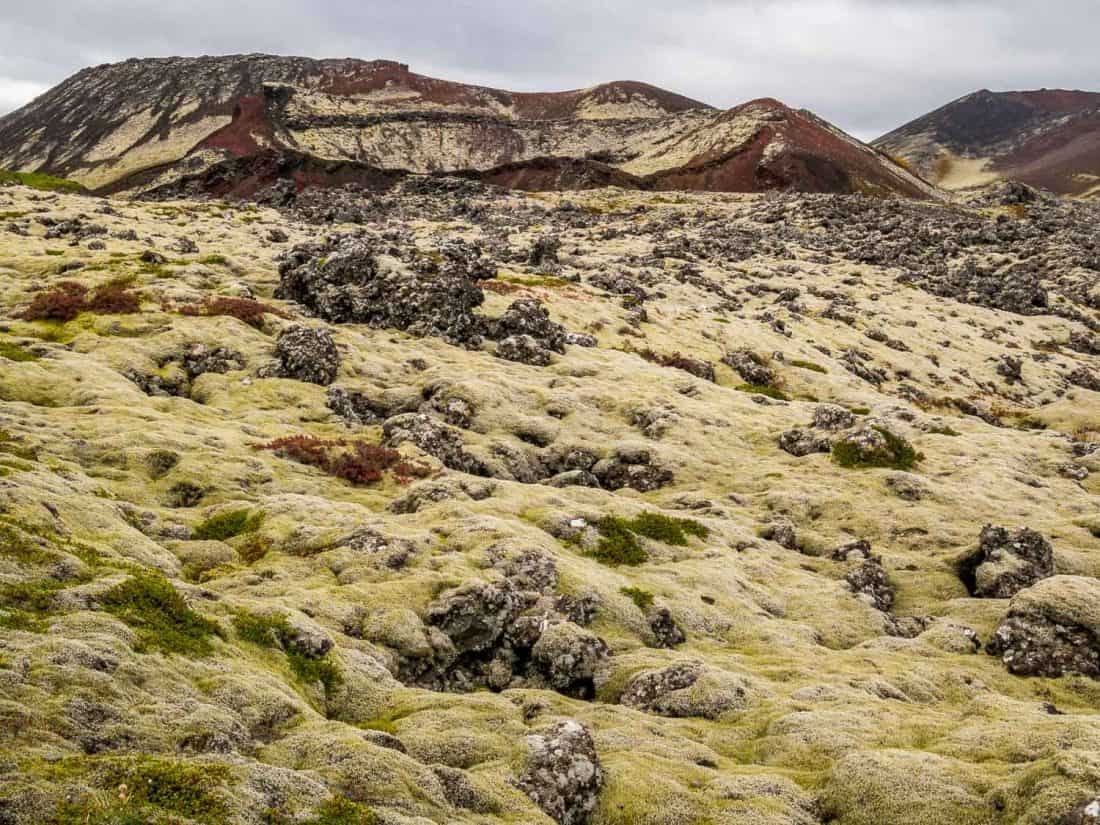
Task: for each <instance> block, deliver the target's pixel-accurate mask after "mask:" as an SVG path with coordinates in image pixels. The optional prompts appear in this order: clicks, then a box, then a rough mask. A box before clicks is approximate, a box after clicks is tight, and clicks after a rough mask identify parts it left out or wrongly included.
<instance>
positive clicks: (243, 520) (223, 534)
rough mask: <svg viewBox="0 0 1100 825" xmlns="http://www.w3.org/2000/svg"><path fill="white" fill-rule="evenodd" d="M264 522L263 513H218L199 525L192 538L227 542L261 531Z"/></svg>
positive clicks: (245, 511)
mask: <svg viewBox="0 0 1100 825" xmlns="http://www.w3.org/2000/svg"><path fill="white" fill-rule="evenodd" d="M263 520H264V514H263V513H262V512H258V513H253V512H252V511H251V510H233V511H230V512H227V513H218V514H217V515H215V516H211V517H210V518H208V519H206V521H203V522H201V523H200V524H198V525H197V526H196V527H195V529H194V530H192V531H191V538H193V539H196V540H199V541H208V540H213V541H225V540H226V539H232V538H236V537H237V536H240V535H243V534H245V533H255V532H256V531H257V530H258V529H260V525H261V524H262V523H263Z"/></svg>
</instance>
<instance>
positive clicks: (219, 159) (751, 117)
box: [0, 55, 937, 197]
mask: <svg viewBox="0 0 1100 825" xmlns="http://www.w3.org/2000/svg"><path fill="white" fill-rule="evenodd" d="M3 167H7V168H11V169H13V170H18V171H26V172H41V173H46V174H50V175H54V176H57V177H62V178H69V179H73V180H75V181H78V182H79V183H81V184H83V185H85V186H87V187H88V188H89V189H93V190H99V191H104V192H119V191H129V192H137V191H154V192H157V193H164V192H165V191H166V190H167V191H172V192H178V191H179V187H180V185H181V182H182V183H184V184H186V185H190V186H193V187H194V186H197V187H199V188H201V189H203V190H205V191H207V192H213V193H215V194H218V195H224V194H227V193H229V192H233V193H238V194H249V193H250V192H251V190H253V189H255V188H256V187H257V186H258V185H261V184H264V185H266V184H270V183H272V182H273V181H274V180H275V179H276V178H278V177H281V178H284V179H293V180H294V181H295V182H296V183H297V184H298V185H299V186H303V185H321V186H331V185H338V184H343V183H349V182H355V183H359V184H361V185H365V186H369V187H372V188H385V187H387V186H390V185H392V184H393V182H394V181H395V180H396V179H399V178H401V177H405V176H408V175H410V174H418V175H425V174H439V173H452V174H453V173H459V174H463V175H466V176H468V177H471V178H473V179H476V180H481V181H484V182H488V183H496V184H501V185H507V186H509V187H512V188H522V189H529V190H555V189H579V188H591V187H598V186H604V185H608V184H614V185H618V186H621V187H624V188H635V189H648V190H670V189H689V190H706V191H732V192H756V191H765V190H770V189H786V190H795V191H807V192H838V193H851V192H874V193H879V194H901V195H905V196H910V197H934V196H935V195H936V194H937V193H936V192H935V190H933V189H932V188H931V187H929V186H928V185H927V184H925V183H924V182H923V181H920V180H919V179H917V178H915V177H913V176H912V175H910V174H909V173H908V172H907V171H906V170H904V169H903V168H901V167H900V166H897V165H896V164H894V163H892V162H890V161H889V160H888V159H886V158H885V157H883V156H881V155H879V154H878V153H876V152H875V151H874V150H872V149H870V148H869V147H867V146H865V145H864V144H862V143H860V142H859V141H857V140H855V139H854V138H852V137H850V136H848V135H845V134H843V133H842V132H840V131H839V130H837V129H836V128H835V127H832V126H830V125H829V124H827V123H825V122H823V121H821V120H820V119H818V118H816V117H814V116H813V115H811V114H809V113H807V112H802V111H795V110H792V109H790V108H788V107H786V106H784V105H783V104H781V103H779V102H778V101H774V100H759V101H753V102H750V103H747V104H744V105H742V106H739V107H736V108H734V109H731V110H729V111H725V112H722V111H717V110H714V109H712V108H711V107H709V106H706V105H704V104H702V103H699V102H697V101H693V100H689V99H688V98H685V97H682V96H680V95H676V94H672V93H670V92H666V91H663V90H661V89H658V88H656V87H653V86H648V85H646V84H642V83H635V82H629V81H621V82H615V83H608V84H604V85H600V86H595V87H592V88H590V89H584V90H576V91H569V92H558V93H546V94H535V93H515V92H506V91H500V90H494V89H486V88H482V87H477V86H470V85H464V84H459V83H453V82H450V81H445V80H437V79H433V78H428V77H424V76H422V75H418V74H415V73H413V72H411V71H409V69H408V67H407V66H405V65H404V64H400V63H395V62H392V61H381V60H379V61H360V60H350V59H347V60H312V59H306V58H288V57H272V56H267V55H245V56H230V57H202V58H166V59H149V60H130V61H126V62H125V63H120V64H115V65H108V66H98V67H94V68H90V69H86V70H84V71H82V72H80V73H78V74H77V75H75V76H73V77H72V78H70V79H69V80H67V81H65V82H64V83H61V84H60V85H58V86H57V87H55V88H54V89H51V90H50V91H48V92H47V93H46V94H44V95H43V96H42V97H40V98H38V99H37V100H35V101H33V102H32V103H31V104H29V105H28V106H26V107H24V108H23V109H20V110H18V111H16V112H13V113H11V114H9V115H7V116H6V117H4V118H3V119H0V168H3Z"/></svg>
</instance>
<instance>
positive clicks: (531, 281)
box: [497, 275, 575, 289]
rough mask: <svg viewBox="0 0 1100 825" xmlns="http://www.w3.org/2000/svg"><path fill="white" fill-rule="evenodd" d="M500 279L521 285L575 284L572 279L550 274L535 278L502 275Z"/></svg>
mask: <svg viewBox="0 0 1100 825" xmlns="http://www.w3.org/2000/svg"><path fill="white" fill-rule="evenodd" d="M497 280H498V281H504V282H505V283H509V284H518V285H520V286H532V287H547V288H551V289H553V288H556V287H565V286H575V284H574V283H573V282H572V281H567V280H566V279H565V278H554V277H552V276H550V275H544V276H540V277H534V278H526V277H523V276H521V275H502V276H498V277H497Z"/></svg>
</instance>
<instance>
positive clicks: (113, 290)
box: [86, 283, 141, 315]
mask: <svg viewBox="0 0 1100 825" xmlns="http://www.w3.org/2000/svg"><path fill="white" fill-rule="evenodd" d="M86 307H87V309H90V310H91V311H92V312H99V313H102V314H104V315H129V314H131V313H134V312H137V311H138V310H139V309H140V308H141V299H140V298H139V297H138V294H137V293H136V292H131V291H130V290H128V289H126V287H125V286H123V285H122V284H118V283H110V284H104V285H103V286H101V287H99V288H97V289H96V291H95V292H94V293H93V294H92V299H91V300H90V301H88V302H87V304H86Z"/></svg>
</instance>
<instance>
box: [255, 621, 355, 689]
mask: <svg viewBox="0 0 1100 825" xmlns="http://www.w3.org/2000/svg"><path fill="white" fill-rule="evenodd" d="M233 627H234V628H236V630H237V634H238V635H239V636H240V637H241V638H242V639H243V640H245V641H246V642H251V643H253V644H257V645H260V646H261V647H268V648H278V649H282V650H284V651H285V652H286V659H287V664H288V665H290V669H291V671H292V672H293V673H294V675H295V676H297V677H298V678H299V679H301V680H302V681H303V682H305V683H306V684H316V683H317V682H320V683H321V684H322V685H323V686H324V688H325V694H326V695H327V694H329V693H331V692H332V691H333V689H334V688H336V687H337V686H338V685H339V684H340V683H341V682H343V676H342V675H341V674H340V669H339V668H338V667H337V666H336V663H335V662H333V661H332V660H331V659H329V657H328V656H327V655H326V656H322V657H320V658H315V657H311V656H307V655H306V654H305V653H303V652H302V651H301V650H299V649H298V648H297V647H296V646H295V643H294V637H293V634H292V632H291V628H290V624H289V623H288V622H287V620H286V617H285V616H282V615H278V614H270V615H265V616H261V615H257V614H255V613H250V612H249V611H247V610H242V611H239V612H238V613H237V615H236V616H234V618H233Z"/></svg>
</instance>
